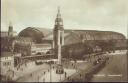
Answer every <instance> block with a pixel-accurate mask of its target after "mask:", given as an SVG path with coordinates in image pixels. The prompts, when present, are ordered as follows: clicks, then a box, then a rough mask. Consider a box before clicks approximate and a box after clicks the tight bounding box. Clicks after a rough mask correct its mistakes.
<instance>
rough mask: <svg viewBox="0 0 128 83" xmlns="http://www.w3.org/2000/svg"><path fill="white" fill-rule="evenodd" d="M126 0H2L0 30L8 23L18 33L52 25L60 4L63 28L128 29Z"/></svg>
mask: <svg viewBox="0 0 128 83" xmlns="http://www.w3.org/2000/svg"><path fill="white" fill-rule="evenodd" d="M127 3H128V0H1V30H2V31H7V30H8V26H9V23H10V22H11V24H12V25H13V27H14V30H15V31H16V32H17V33H19V32H20V31H21V30H23V29H25V28H27V27H42V28H50V29H53V28H54V22H55V18H56V14H57V8H58V6H59V7H60V12H61V16H62V18H63V22H64V28H65V29H82V30H101V31H116V32H120V33H123V34H124V35H125V36H128V35H127V32H128V26H127V25H128V5H127Z"/></svg>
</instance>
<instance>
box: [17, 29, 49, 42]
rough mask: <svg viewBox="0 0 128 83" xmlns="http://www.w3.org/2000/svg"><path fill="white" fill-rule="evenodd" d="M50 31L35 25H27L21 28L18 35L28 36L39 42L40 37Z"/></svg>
mask: <svg viewBox="0 0 128 83" xmlns="http://www.w3.org/2000/svg"><path fill="white" fill-rule="evenodd" d="M50 33H51V31H50V30H49V29H45V28H37V27H28V28H26V29H24V30H22V31H21V32H20V33H19V35H18V36H20V37H30V38H32V39H33V41H35V42H36V43H41V42H42V38H44V37H45V36H47V35H48V34H50Z"/></svg>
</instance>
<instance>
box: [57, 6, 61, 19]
mask: <svg viewBox="0 0 128 83" xmlns="http://www.w3.org/2000/svg"><path fill="white" fill-rule="evenodd" d="M57 18H61V14H60V7H59V6H58V13H57Z"/></svg>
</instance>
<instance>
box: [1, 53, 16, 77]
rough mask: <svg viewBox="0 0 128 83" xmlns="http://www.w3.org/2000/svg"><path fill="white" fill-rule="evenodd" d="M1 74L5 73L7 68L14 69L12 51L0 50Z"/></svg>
mask: <svg viewBox="0 0 128 83" xmlns="http://www.w3.org/2000/svg"><path fill="white" fill-rule="evenodd" d="M0 64H1V74H2V75H6V74H7V73H8V71H9V70H13V69H14V56H13V53H12V52H2V53H1V57H0Z"/></svg>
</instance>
